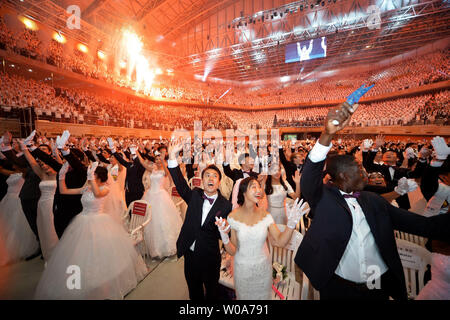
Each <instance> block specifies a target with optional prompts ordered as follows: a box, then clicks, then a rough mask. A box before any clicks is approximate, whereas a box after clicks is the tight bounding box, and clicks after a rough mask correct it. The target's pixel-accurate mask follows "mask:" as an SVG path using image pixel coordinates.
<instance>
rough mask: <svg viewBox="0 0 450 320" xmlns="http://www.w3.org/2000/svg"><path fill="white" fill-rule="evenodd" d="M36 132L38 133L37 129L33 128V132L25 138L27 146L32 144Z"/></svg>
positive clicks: (24, 141)
mask: <svg viewBox="0 0 450 320" xmlns="http://www.w3.org/2000/svg"><path fill="white" fill-rule="evenodd" d="M35 134H36V130H33V132H31V134H30V135H29V136H28V137H26V138H25V140H23V143H24V144H25V145H26V146H29V145H31V143H32V141H33V138H34V135H35Z"/></svg>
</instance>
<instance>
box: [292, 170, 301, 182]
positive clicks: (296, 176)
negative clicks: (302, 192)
mask: <svg viewBox="0 0 450 320" xmlns="http://www.w3.org/2000/svg"><path fill="white" fill-rule="evenodd" d="M301 177H302V175H301V174H300V171H298V170H295V174H294V175H293V176H292V180H294V182H295V183H300V179H301Z"/></svg>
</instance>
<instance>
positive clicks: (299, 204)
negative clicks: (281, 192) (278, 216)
mask: <svg viewBox="0 0 450 320" xmlns="http://www.w3.org/2000/svg"><path fill="white" fill-rule="evenodd" d="M309 210H310V208H309V206H308V204H307V202H303V199H301V200H300V199H299V198H297V199H295V202H294V204H293V205H292V206H291V207H288V208H287V210H286V211H287V212H286V213H287V217H288V222H287V227H288V228H291V229H295V226H296V225H297V224H298V222H299V221H300V219H301V217H303V216H304V215H305V214H307V213H308V212H309Z"/></svg>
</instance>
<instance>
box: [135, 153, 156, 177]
mask: <svg viewBox="0 0 450 320" xmlns="http://www.w3.org/2000/svg"><path fill="white" fill-rule="evenodd" d="M136 156H137V157H138V159H139V162H140V163H141V165H142V166H143V167H144V168H145V170H147V171H150V172H152V171H153V165H149V164H147V163H145V160H144V159H143V158H142V156H141V154H140V152H136Z"/></svg>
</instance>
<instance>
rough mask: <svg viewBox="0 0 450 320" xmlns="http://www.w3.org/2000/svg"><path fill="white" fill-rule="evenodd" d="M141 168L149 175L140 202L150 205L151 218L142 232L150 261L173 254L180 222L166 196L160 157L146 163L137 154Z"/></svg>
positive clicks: (166, 180) (171, 202)
mask: <svg viewBox="0 0 450 320" xmlns="http://www.w3.org/2000/svg"><path fill="white" fill-rule="evenodd" d="M137 155H138V157H139V160H140V161H141V164H142V166H143V167H144V168H145V169H146V170H148V171H150V172H151V174H150V188H149V189H147V190H146V191H145V193H144V195H143V196H142V200H145V201H147V202H148V203H150V208H151V211H152V218H151V220H150V222H149V224H148V225H147V226H146V227H145V229H144V234H145V242H146V244H147V248H148V250H149V254H150V256H151V257H152V258H163V257H170V256H173V255H174V254H176V253H177V247H176V243H177V239H178V235H179V234H180V230H181V226H182V225H183V220H182V219H181V216H180V212H179V211H178V210H177V207H176V206H175V204H174V203H173V201H172V199H171V198H170V195H169V193H168V192H167V185H168V184H169V181H168V177H167V174H166V171H165V168H164V164H163V163H162V160H161V158H160V157H157V158H156V161H155V163H154V164H153V163H146V162H144V160H143V159H142V157H141V156H140V155H139V152H137Z"/></svg>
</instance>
